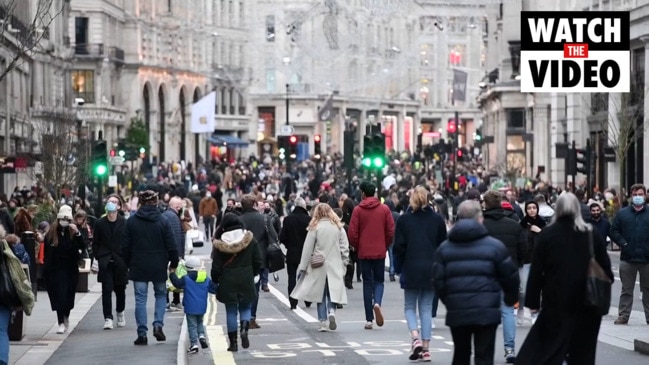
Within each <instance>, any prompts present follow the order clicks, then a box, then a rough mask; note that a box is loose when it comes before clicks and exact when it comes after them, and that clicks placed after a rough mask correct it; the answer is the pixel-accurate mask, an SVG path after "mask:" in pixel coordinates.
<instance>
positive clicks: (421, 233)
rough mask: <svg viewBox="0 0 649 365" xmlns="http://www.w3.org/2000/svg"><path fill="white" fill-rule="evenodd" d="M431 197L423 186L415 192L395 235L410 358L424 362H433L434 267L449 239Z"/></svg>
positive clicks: (397, 265) (396, 261)
mask: <svg viewBox="0 0 649 365" xmlns="http://www.w3.org/2000/svg"><path fill="white" fill-rule="evenodd" d="M428 197H429V194H428V190H426V188H424V187H423V186H417V187H416V188H415V189H414V191H413V192H412V194H411V195H410V207H409V209H408V212H407V213H406V214H404V215H402V216H401V217H399V219H398V220H397V226H396V228H395V232H394V260H395V263H394V268H395V271H396V272H397V274H399V282H400V284H401V289H403V291H404V294H403V297H404V312H405V317H406V323H407V325H408V330H409V331H410V337H411V341H412V344H411V348H410V354H409V355H408V358H409V359H410V360H421V361H424V362H429V361H431V356H430V350H429V344H430V339H431V335H432V331H431V328H432V316H431V313H432V312H433V301H434V298H435V291H434V288H433V263H434V262H435V253H436V251H437V247H439V245H441V244H442V242H444V241H446V238H447V233H446V222H445V221H444V218H442V216H441V215H440V214H438V213H436V212H435V211H434V210H433V208H432V207H431V205H430V203H429V199H428ZM418 307H419V308H418ZM417 309H419V311H418V312H419V313H417ZM417 314H419V321H420V322H421V325H420V326H419V325H418V324H417ZM419 328H421V333H420V331H419Z"/></svg>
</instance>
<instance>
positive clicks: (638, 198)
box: [631, 196, 644, 206]
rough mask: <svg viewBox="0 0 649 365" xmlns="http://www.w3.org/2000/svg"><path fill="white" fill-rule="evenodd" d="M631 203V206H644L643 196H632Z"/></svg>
mask: <svg viewBox="0 0 649 365" xmlns="http://www.w3.org/2000/svg"><path fill="white" fill-rule="evenodd" d="M631 201H632V202H633V205H637V206H640V205H644V196H634V197H632V198H631Z"/></svg>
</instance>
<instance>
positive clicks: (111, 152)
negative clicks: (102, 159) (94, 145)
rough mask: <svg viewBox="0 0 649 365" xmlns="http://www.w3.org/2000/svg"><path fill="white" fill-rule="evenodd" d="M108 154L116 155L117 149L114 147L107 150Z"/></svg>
mask: <svg viewBox="0 0 649 365" xmlns="http://www.w3.org/2000/svg"><path fill="white" fill-rule="evenodd" d="M109 155H110V157H115V156H117V150H116V149H114V148H112V149H111V150H110V152H109Z"/></svg>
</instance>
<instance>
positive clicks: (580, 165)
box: [575, 148, 590, 175]
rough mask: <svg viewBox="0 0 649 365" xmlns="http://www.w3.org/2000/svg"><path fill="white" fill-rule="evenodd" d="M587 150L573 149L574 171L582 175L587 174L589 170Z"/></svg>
mask: <svg viewBox="0 0 649 365" xmlns="http://www.w3.org/2000/svg"><path fill="white" fill-rule="evenodd" d="M589 162H590V161H589V156H588V150H587V149H585V148H575V171H577V172H579V173H582V174H584V175H586V174H588V171H589V170H590V169H589V166H588V165H589Z"/></svg>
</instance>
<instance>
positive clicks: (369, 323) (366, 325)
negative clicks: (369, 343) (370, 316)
mask: <svg viewBox="0 0 649 365" xmlns="http://www.w3.org/2000/svg"><path fill="white" fill-rule="evenodd" d="M364 328H365V329H366V330H371V329H374V325H372V321H367V323H365V327H364Z"/></svg>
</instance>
